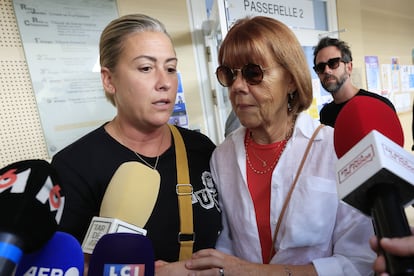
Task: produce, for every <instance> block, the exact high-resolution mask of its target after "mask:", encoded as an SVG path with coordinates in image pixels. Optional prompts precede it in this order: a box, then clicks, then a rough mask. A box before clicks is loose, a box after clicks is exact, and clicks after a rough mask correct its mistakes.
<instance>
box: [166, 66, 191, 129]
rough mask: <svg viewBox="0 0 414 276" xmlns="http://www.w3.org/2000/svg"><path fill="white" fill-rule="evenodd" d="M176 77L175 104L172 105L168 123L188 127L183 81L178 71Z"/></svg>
mask: <svg viewBox="0 0 414 276" xmlns="http://www.w3.org/2000/svg"><path fill="white" fill-rule="evenodd" d="M177 77H178V89H177V97H176V99H175V106H174V110H173V113H172V115H171V117H170V120H169V123H170V124H172V125H176V126H181V127H185V128H188V116H187V109H186V105H185V98H184V90H183V83H182V80H181V73H180V72H177Z"/></svg>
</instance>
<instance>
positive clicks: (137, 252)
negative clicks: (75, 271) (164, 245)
mask: <svg viewBox="0 0 414 276" xmlns="http://www.w3.org/2000/svg"><path fill="white" fill-rule="evenodd" d="M154 262H155V260H154V251H153V249H152V243H151V241H150V239H149V238H147V237H146V236H143V235H139V234H133V233H110V234H106V235H104V236H102V237H101V239H100V240H99V241H98V242H97V244H96V246H95V249H94V250H93V253H92V255H91V258H90V262H89V270H88V275H89V276H96V275H103V276H114V275H131V276H144V275H145V276H153V275H154V271H155V268H154Z"/></svg>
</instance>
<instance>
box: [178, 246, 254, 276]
mask: <svg viewBox="0 0 414 276" xmlns="http://www.w3.org/2000/svg"><path fill="white" fill-rule="evenodd" d="M185 266H186V268H187V269H189V270H192V271H191V272H190V273H189V274H188V275H194V276H195V275H197V276H208V275H212V276H213V275H214V276H217V275H220V276H223V275H226V276H229V275H243V273H242V272H244V273H246V269H248V268H247V266H252V267H253V266H254V264H251V263H248V262H246V261H243V260H241V259H239V258H237V257H234V256H231V255H228V254H225V253H222V252H220V251H218V250H215V249H203V250H200V251H198V252H195V253H194V254H193V256H192V258H191V259H190V260H187V261H186V263H185Z"/></svg>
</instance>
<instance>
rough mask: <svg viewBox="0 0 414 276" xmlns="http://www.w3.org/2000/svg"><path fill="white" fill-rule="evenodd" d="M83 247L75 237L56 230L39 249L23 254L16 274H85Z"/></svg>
mask: <svg viewBox="0 0 414 276" xmlns="http://www.w3.org/2000/svg"><path fill="white" fill-rule="evenodd" d="M83 268H84V258H83V252H82V248H81V246H80V244H79V242H78V240H77V239H75V237H73V236H72V235H70V234H68V233H65V232H59V231H58V232H55V234H54V235H53V236H52V238H51V239H50V240H49V241H48V242H47V243H46V244H45V245H44V246H43V247H42V248H41V249H39V250H37V251H35V252H32V253H30V254H25V255H23V257H22V259H21V261H20V263H19V264H18V266H17V269H16V274H15V275H16V276H24V275H68V276H69V275H71V276H77V275H83Z"/></svg>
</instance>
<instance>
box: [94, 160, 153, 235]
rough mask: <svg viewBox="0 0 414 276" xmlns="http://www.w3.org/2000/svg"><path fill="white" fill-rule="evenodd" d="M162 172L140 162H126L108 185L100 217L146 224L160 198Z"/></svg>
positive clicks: (139, 224)
mask: <svg viewBox="0 0 414 276" xmlns="http://www.w3.org/2000/svg"><path fill="white" fill-rule="evenodd" d="M160 179H161V178H160V175H159V173H158V171H156V170H153V169H151V168H149V167H147V166H145V165H144V164H142V163H140V162H125V163H123V164H122V165H121V166H119V168H118V169H117V170H116V172H115V173H114V175H113V176H112V179H111V181H110V182H109V184H108V187H107V188H106V191H105V195H104V197H103V200H102V203H101V209H100V213H99V216H101V217H109V218H117V219H120V220H122V221H125V222H128V223H130V224H133V225H136V226H138V227H144V225H145V224H146V223H147V220H148V218H149V217H150V215H151V213H152V210H153V208H154V205H155V202H156V200H157V197H158V191H159V188H160Z"/></svg>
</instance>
